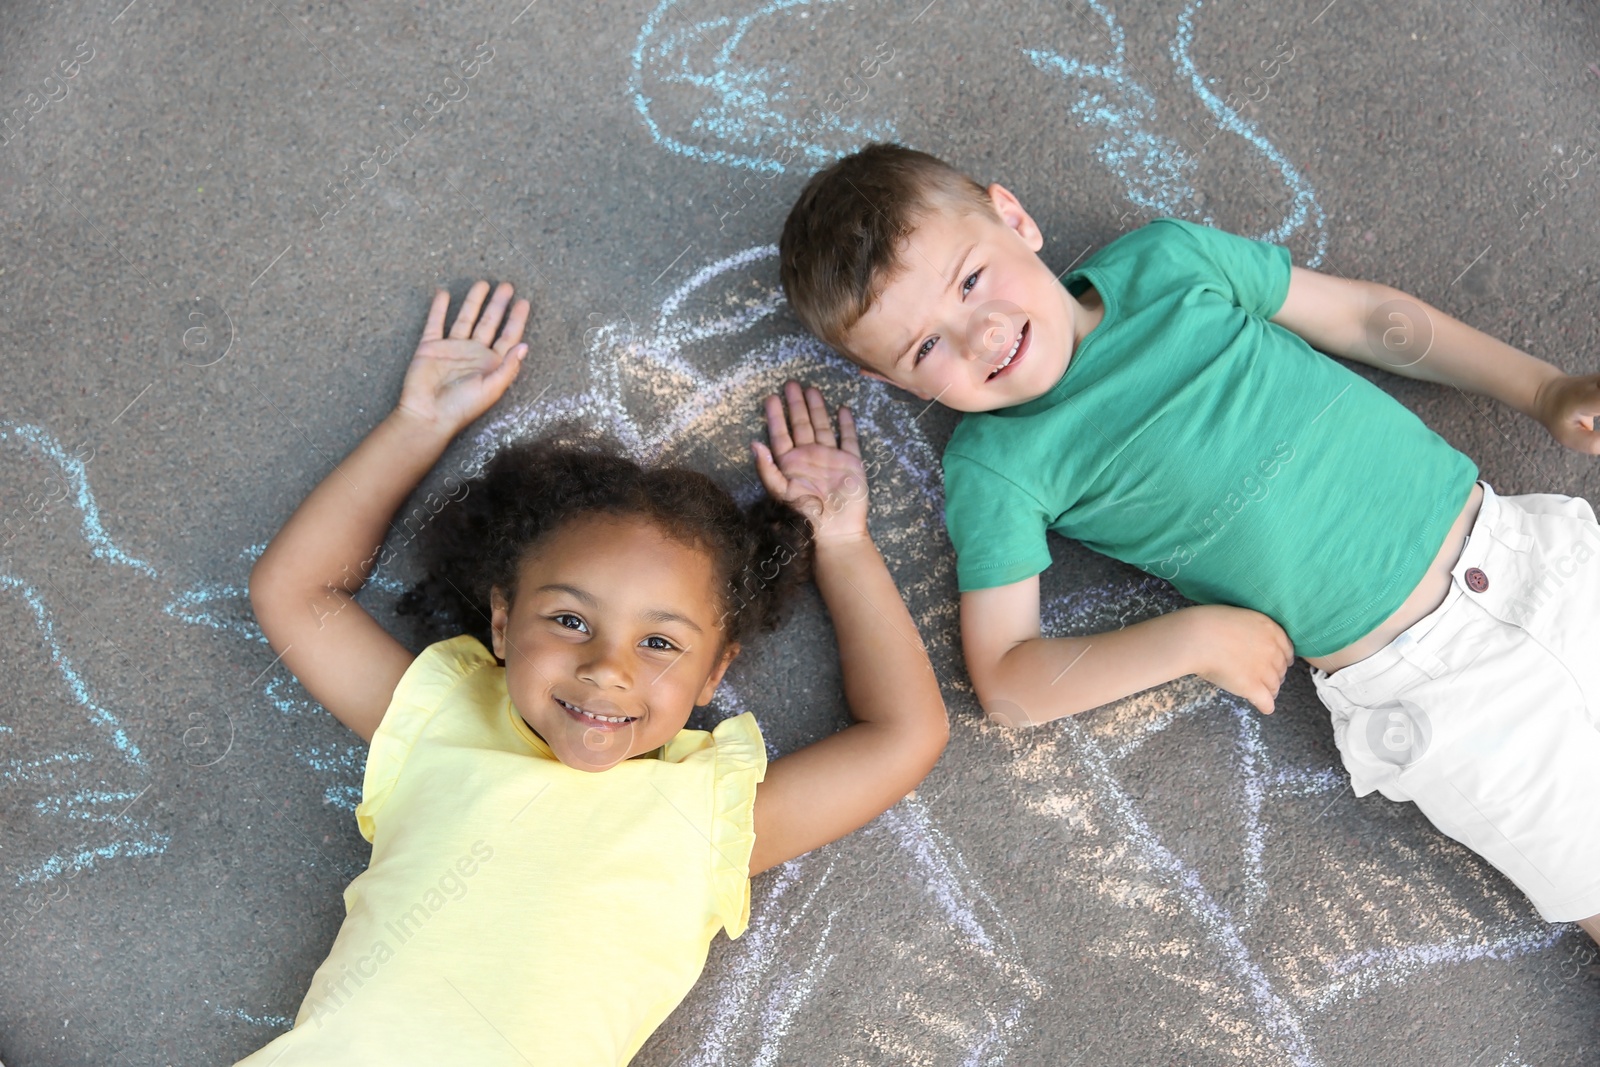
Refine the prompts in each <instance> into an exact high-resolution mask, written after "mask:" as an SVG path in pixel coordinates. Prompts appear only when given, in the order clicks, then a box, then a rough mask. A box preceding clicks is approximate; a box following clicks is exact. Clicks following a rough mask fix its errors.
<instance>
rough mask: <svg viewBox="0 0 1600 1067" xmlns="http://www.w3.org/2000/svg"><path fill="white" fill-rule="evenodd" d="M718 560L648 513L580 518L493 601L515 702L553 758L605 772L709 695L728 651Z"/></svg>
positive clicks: (656, 744) (558, 532) (534, 555)
mask: <svg viewBox="0 0 1600 1067" xmlns="http://www.w3.org/2000/svg"><path fill="white" fill-rule="evenodd" d="M717 589H718V583H717V580H716V575H715V573H714V568H713V563H712V560H711V558H710V556H709V555H708V554H707V553H706V552H705V551H703V550H701V549H700V548H698V547H694V546H691V545H687V544H685V543H683V542H682V541H678V540H675V539H674V538H672V537H669V536H668V535H667V534H666V533H664V532H663V531H662V530H661V528H660V527H659V526H658V525H656V524H655V523H653V522H651V521H650V520H648V519H646V518H642V517H639V516H630V515H612V514H588V515H582V516H580V517H578V518H575V519H573V520H571V521H569V522H566V523H563V524H562V525H561V526H560V527H558V528H557V529H555V530H554V531H552V532H551V533H549V534H548V535H547V536H545V537H544V538H543V539H542V540H540V541H538V542H537V543H536V544H535V547H534V548H533V549H532V550H531V551H530V552H528V553H527V555H526V556H525V557H524V559H523V561H522V564H521V566H520V568H519V570H518V575H517V584H516V589H515V590H514V591H513V592H512V594H511V595H510V596H509V598H508V597H507V596H506V594H505V591H502V590H500V589H498V588H497V589H495V590H494V591H493V593H492V594H491V596H490V604H491V606H492V610H493V616H492V623H491V630H492V636H493V639H494V652H495V655H497V656H499V657H500V658H501V659H503V660H505V664H506V689H507V691H508V692H509V694H510V696H511V703H512V706H513V707H515V708H516V709H517V713H518V714H519V715H521V716H522V719H523V721H524V722H526V723H527V724H528V726H529V727H531V728H532V729H533V731H534V732H535V733H537V734H538V735H539V736H540V737H541V738H543V739H544V742H545V743H546V744H547V745H549V746H550V749H551V751H552V752H553V753H555V756H556V758H557V759H559V760H561V762H563V763H565V764H567V765H568V766H570V767H574V768H577V769H579V770H587V771H603V770H606V769H608V768H610V767H613V766H615V765H616V764H617V763H620V762H621V761H622V760H625V759H629V758H631V757H633V756H637V755H641V754H644V753H648V752H652V751H654V750H655V749H658V748H660V747H661V746H662V745H664V744H666V743H667V742H668V741H670V740H672V738H673V737H675V736H676V735H677V733H678V731H679V730H681V729H683V727H684V724H685V723H686V722H687V721H688V719H689V713H690V712H691V711H693V710H694V708H695V707H696V706H697V705H700V704H705V703H707V702H708V701H710V699H711V694H712V693H713V692H714V691H715V690H716V686H717V683H718V682H719V681H721V679H722V672H723V670H724V669H725V668H726V666H727V664H728V662H729V661H730V660H731V659H732V656H733V654H734V653H735V652H736V651H737V646H726V647H725V645H726V642H725V641H724V639H723V636H722V633H721V630H720V627H719V624H718V620H719V617H720V614H721V609H722V604H721V603H720V601H719V600H718V598H717V595H716V594H717Z"/></svg>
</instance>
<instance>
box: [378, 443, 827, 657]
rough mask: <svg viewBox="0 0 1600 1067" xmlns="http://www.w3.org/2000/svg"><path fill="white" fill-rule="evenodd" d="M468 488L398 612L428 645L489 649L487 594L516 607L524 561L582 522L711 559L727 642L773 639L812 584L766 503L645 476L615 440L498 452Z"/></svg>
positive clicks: (795, 517)
mask: <svg viewBox="0 0 1600 1067" xmlns="http://www.w3.org/2000/svg"><path fill="white" fill-rule="evenodd" d="M465 484H466V491H465V494H464V495H462V496H460V497H459V498H456V499H455V502H454V503H452V504H451V505H449V506H448V507H446V508H444V509H443V510H441V511H440V512H439V514H438V515H437V516H436V517H435V518H434V520H433V521H432V522H431V523H430V524H429V525H428V526H427V527H426V529H425V530H424V531H423V534H422V544H421V563H422V566H423V568H424V571H425V574H426V577H424V578H423V579H422V580H421V581H419V582H417V583H416V584H415V585H413V586H412V587H411V589H410V590H408V591H407V592H406V593H405V594H404V595H403V596H402V597H401V598H400V601H399V603H398V604H397V605H396V608H395V610H396V611H397V612H398V613H399V614H401V615H408V616H413V617H414V619H415V629H416V630H417V636H418V637H420V638H422V639H423V640H425V641H436V640H442V639H444V638H447V637H453V636H455V635H456V634H461V633H470V634H472V635H473V636H474V637H477V638H478V639H479V640H480V641H482V642H483V643H484V645H485V646H486V647H492V645H491V644H490V640H489V591H490V589H491V588H493V587H495V586H498V587H499V588H500V589H501V590H502V591H503V592H504V593H505V594H506V596H507V598H508V599H511V598H514V597H515V594H516V587H517V575H518V571H519V569H520V567H521V565H522V562H523V560H524V559H526V558H527V555H528V553H529V552H531V551H533V550H534V549H535V547H536V546H537V545H538V544H539V542H540V541H542V540H543V539H544V538H546V537H548V536H549V535H550V534H551V533H553V532H554V531H555V530H557V529H558V528H559V527H561V526H562V525H563V524H565V523H568V522H571V521H572V520H573V519H576V518H578V517H580V516H584V515H615V516H637V517H640V518H644V519H647V520H649V521H650V522H652V523H655V524H656V525H657V526H658V527H660V529H661V530H662V532H664V533H665V534H667V535H668V536H669V537H672V538H673V539H675V540H677V541H680V542H682V543H684V544H687V545H692V546H694V547H696V548H698V549H700V550H702V551H705V552H707V553H708V554H709V555H710V556H711V559H712V561H713V565H714V567H715V573H716V574H717V575H718V577H719V580H720V582H721V584H722V586H723V602H722V611H721V614H720V617H719V620H718V621H719V623H720V624H721V627H722V631H723V639H724V640H725V641H744V640H745V639H747V638H749V637H750V636H752V635H753V634H755V633H759V632H764V631H768V630H773V629H776V628H777V627H778V625H779V624H781V623H782V621H783V619H784V616H785V614H786V613H787V607H788V603H789V601H790V599H791V594H792V593H793V591H794V590H795V589H796V588H797V587H799V586H800V585H801V584H803V583H804V582H806V581H807V580H808V579H809V578H810V575H811V548H812V545H811V541H812V530H811V524H810V522H809V521H807V519H806V518H805V516H803V515H801V514H800V513H799V512H798V511H796V510H795V509H794V508H792V507H790V506H789V505H787V504H784V503H781V502H779V501H776V500H772V499H770V498H768V497H765V496H764V497H762V499H761V500H759V501H757V502H756V503H755V504H753V505H752V506H751V507H750V508H748V509H746V510H740V508H739V505H738V504H737V503H735V502H734V500H733V498H732V497H731V496H729V495H728V493H727V491H726V490H724V489H723V488H722V487H721V486H719V485H718V484H717V483H716V482H714V481H712V480H711V479H710V478H708V477H706V476H705V475H704V474H700V473H699V472H697V471H691V470H684V469H681V468H676V467H656V468H646V467H642V466H640V465H639V464H638V463H636V462H634V461H633V460H632V459H630V458H628V457H627V456H626V455H624V454H622V451H621V450H620V449H619V448H618V447H617V445H616V444H615V443H614V442H610V441H607V440H604V439H601V438H597V437H594V436H592V435H583V434H579V433H577V432H575V431H573V430H571V429H566V428H564V429H562V430H558V431H556V432H553V433H551V434H547V435H546V436H544V437H541V438H539V439H536V440H528V441H519V442H517V443H515V444H511V445H508V446H506V447H504V448H502V449H501V450H500V451H499V452H497V453H496V454H495V456H494V457H493V458H492V459H491V460H490V461H489V462H488V463H487V464H486V465H485V467H484V469H483V471H482V473H480V474H479V475H477V476H476V477H474V478H473V479H472V480H470V481H468V482H467V483H465ZM452 496H453V497H454V494H452Z"/></svg>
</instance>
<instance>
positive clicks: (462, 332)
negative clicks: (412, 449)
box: [398, 281, 528, 436]
mask: <svg viewBox="0 0 1600 1067" xmlns="http://www.w3.org/2000/svg"><path fill="white" fill-rule="evenodd" d="M512 292H513V290H512V288H511V283H510V282H501V283H500V284H499V286H498V287H496V289H495V291H494V297H493V298H492V299H491V300H490V301H489V306H488V307H487V308H485V307H484V306H483V298H484V297H485V296H488V295H489V283H488V282H486V281H476V282H473V283H472V288H470V289H468V290H467V295H466V297H465V298H464V299H463V300H462V301H461V311H460V312H459V313H457V315H456V321H455V325H453V326H451V327H450V336H448V337H446V336H445V333H444V320H445V313H446V312H448V311H449V310H450V293H449V292H448V291H447V290H444V289H440V290H438V291H437V292H435V293H434V294H433V306H432V307H430V308H429V309H428V322H427V324H426V325H425V326H423V328H422V340H421V341H420V342H418V344H417V351H416V354H415V355H414V356H412V357H411V366H409V367H407V368H406V379H405V384H404V385H402V386H401V387H400V403H399V405H398V406H399V407H400V408H402V409H404V410H405V411H407V412H409V413H411V414H412V415H415V416H416V417H418V418H420V419H422V420H423V421H424V422H427V423H429V424H431V425H435V426H438V427H439V428H440V429H442V430H444V431H445V432H447V433H448V434H450V435H451V436H454V435H455V434H456V433H457V432H459V431H460V430H462V429H463V428H464V427H466V425H467V424H468V423H470V422H471V421H472V420H473V419H475V418H477V417H478V416H479V415H482V414H483V413H484V412H485V411H487V410H488V409H489V407H490V405H492V404H493V403H494V402H495V401H496V400H499V399H500V396H501V394H502V393H504V392H505V391H506V387H507V386H509V385H510V384H511V383H512V381H513V380H514V379H515V378H516V376H517V371H518V370H519V369H520V368H521V366H522V360H523V357H525V356H526V355H527V354H528V346H527V345H525V344H522V343H521V341H522V329H523V327H524V326H526V325H527V322H528V302H527V301H526V300H518V301H516V302H515V303H512V301H511V297H512ZM508 305H509V306H510V309H511V313H510V315H509V316H507V314H506V308H507V306H508ZM480 312H481V313H482V315H481V317H480V314H479V313H480Z"/></svg>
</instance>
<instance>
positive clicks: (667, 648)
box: [644, 634, 678, 652]
mask: <svg viewBox="0 0 1600 1067" xmlns="http://www.w3.org/2000/svg"><path fill="white" fill-rule="evenodd" d="M652 642H653V643H652ZM644 646H645V647H646V648H648V649H650V650H651V651H652V652H676V651H678V646H677V645H675V644H673V643H672V642H671V641H668V640H667V639H666V638H665V637H662V636H661V635H660V634H652V635H650V636H649V637H647V638H645V639H644Z"/></svg>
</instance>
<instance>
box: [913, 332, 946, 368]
mask: <svg viewBox="0 0 1600 1067" xmlns="http://www.w3.org/2000/svg"><path fill="white" fill-rule="evenodd" d="M938 343H939V339H938V338H937V337H930V338H928V339H927V340H926V341H924V342H922V345H921V346H920V347H919V348H918V349H917V354H916V355H915V356H913V357H912V359H911V365H912V366H916V365H917V364H918V363H921V362H922V357H923V356H926V355H927V354H928V353H929V352H932V351H933V346H934V345H936V344H938Z"/></svg>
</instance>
